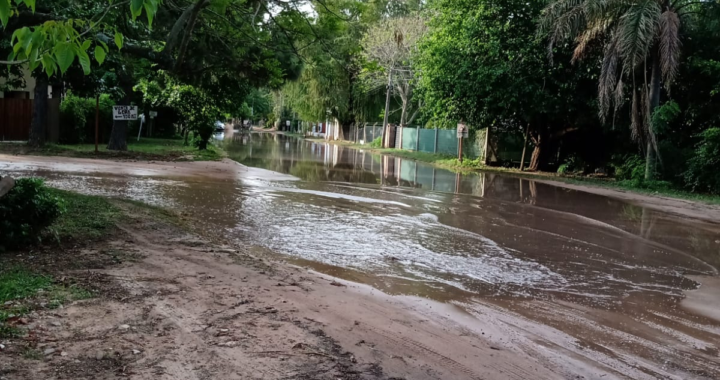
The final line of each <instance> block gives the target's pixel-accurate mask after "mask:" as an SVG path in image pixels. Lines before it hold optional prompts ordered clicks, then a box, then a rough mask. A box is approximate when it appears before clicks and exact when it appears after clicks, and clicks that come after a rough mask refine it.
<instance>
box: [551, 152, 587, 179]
mask: <svg viewBox="0 0 720 380" xmlns="http://www.w3.org/2000/svg"><path fill="white" fill-rule="evenodd" d="M586 170H587V164H586V163H585V161H584V160H583V159H582V158H580V157H578V156H575V155H573V156H570V157H568V158H567V159H566V160H565V162H564V163H562V164H561V165H560V166H559V167H558V170H557V173H558V174H560V175H565V174H584V173H585V171H586Z"/></svg>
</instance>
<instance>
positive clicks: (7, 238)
mask: <svg viewBox="0 0 720 380" xmlns="http://www.w3.org/2000/svg"><path fill="white" fill-rule="evenodd" d="M63 212H64V204H63V201H62V200H61V199H60V198H58V197H56V196H54V195H53V194H52V193H51V192H50V189H48V188H47V187H45V184H44V183H43V180H41V179H38V178H21V179H18V180H17V181H16V182H15V187H14V188H13V189H12V190H10V192H8V193H7V194H5V196H3V197H2V198H0V250H4V249H10V248H17V247H20V246H23V245H27V244H31V243H34V242H37V241H38V240H39V237H40V233H41V232H42V231H43V230H44V229H45V228H47V227H48V226H50V225H51V224H52V223H53V222H54V221H55V219H57V218H58V217H59V216H60V215H61V214H62V213H63Z"/></svg>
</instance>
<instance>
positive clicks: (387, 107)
mask: <svg viewBox="0 0 720 380" xmlns="http://www.w3.org/2000/svg"><path fill="white" fill-rule="evenodd" d="M391 88H392V68H391V69H390V72H389V73H388V84H387V94H386V95H385V117H384V119H383V132H382V136H383V138H382V147H383V148H384V147H385V131H386V130H387V125H388V116H389V114H390V89H391Z"/></svg>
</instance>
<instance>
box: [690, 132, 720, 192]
mask: <svg viewBox="0 0 720 380" xmlns="http://www.w3.org/2000/svg"><path fill="white" fill-rule="evenodd" d="M700 139H701V140H700V143H699V144H698V145H697V147H696V148H695V153H694V155H693V157H692V158H691V159H690V161H689V162H688V169H687V171H685V174H684V177H685V185H686V186H687V187H689V188H690V189H692V191H700V192H707V193H711V194H720V170H718V166H720V128H710V129H707V130H706V131H704V132H703V133H701V134H700Z"/></svg>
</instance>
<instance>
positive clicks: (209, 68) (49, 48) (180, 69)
mask: <svg viewBox="0 0 720 380" xmlns="http://www.w3.org/2000/svg"><path fill="white" fill-rule="evenodd" d="M9 1H10V0H0V18H2V19H3V24H4V25H5V24H7V23H8V22H9V18H10V17H11V16H12V17H13V18H14V19H16V20H20V19H22V14H23V12H24V13H29V14H31V15H34V16H33V17H30V18H29V19H28V20H27V22H25V21H24V23H25V24H27V25H24V26H21V27H19V28H18V29H16V30H15V32H14V33H13V35H12V44H13V45H14V50H15V52H14V54H13V55H12V56H11V57H10V58H9V60H7V61H0V63H6V64H28V65H29V66H30V68H31V70H34V69H36V68H40V67H41V68H42V69H43V70H44V71H45V72H46V74H47V75H48V76H53V75H55V74H58V73H65V72H66V71H67V69H68V68H69V67H70V66H71V65H72V64H73V63H74V62H75V61H76V60H77V62H78V63H79V64H80V65H81V66H82V68H83V69H84V70H85V72H86V73H87V72H89V71H90V70H91V62H90V59H89V58H90V54H93V55H94V57H95V59H96V61H97V62H98V63H102V62H103V61H104V59H105V58H106V56H107V54H108V53H110V49H109V47H110V46H115V47H116V48H117V50H119V52H118V51H117V50H113V53H114V54H121V55H122V56H123V57H126V58H127V59H133V60H144V61H147V62H149V63H151V64H152V65H154V68H155V69H156V70H157V69H164V70H167V71H168V72H171V73H172V74H173V75H174V76H176V77H177V78H179V79H180V80H182V81H183V82H185V83H188V84H192V85H193V86H195V87H197V88H202V89H203V92H204V93H205V94H206V95H208V96H210V99H212V100H214V101H219V102H224V103H233V102H234V103H237V100H240V102H241V101H242V99H243V97H244V96H245V95H246V94H247V92H248V91H249V87H250V86H264V85H269V86H278V85H280V84H281V83H282V80H283V78H293V77H296V76H297V73H298V72H299V68H300V65H299V60H298V59H297V51H295V50H294V47H293V38H294V36H295V35H297V33H299V32H303V31H304V30H305V29H304V28H305V24H302V23H301V22H300V21H302V20H301V19H300V18H299V16H298V15H299V12H298V11H297V10H296V9H294V7H295V6H296V4H295V3H286V2H282V1H277V2H270V3H268V2H264V1H246V0H192V1H190V0H178V1H175V2H173V3H172V4H171V5H169V6H167V7H163V8H160V5H161V2H160V0H132V1H127V2H115V1H111V0H107V1H100V2H98V1H92V0H80V1H69V0H61V1H60V2H62V3H63V4H65V3H66V2H67V3H68V4H67V7H65V8H63V11H62V12H58V13H55V14H45V13H43V14H42V17H39V16H41V15H40V14H38V13H35V8H34V7H35V1H34V0H22V2H23V3H24V5H22V7H24V8H23V9H22V11H18V10H14V9H12V8H9V7H5V5H4V4H5V2H8V5H9V4H10V3H9ZM16 3H18V4H20V1H16ZM52 5H55V4H54V3H53V4H52ZM128 5H129V10H130V12H127V8H126V6H128ZM13 21H14V20H13ZM93 46H94V49H93ZM122 74H123V75H121V73H118V81H119V82H120V87H121V88H122V89H123V90H124V92H125V99H124V102H125V104H128V103H129V102H130V101H131V100H132V99H131V96H132V87H133V86H134V85H135V84H136V81H135V77H134V75H133V74H134V73H132V72H126V73H122ZM125 127H126V126H125V125H124V123H121V122H119V123H115V125H114V126H113V129H114V131H113V132H112V135H111V140H110V143H109V144H108V148H109V149H119V150H122V149H124V148H125V147H126V143H125V139H126V136H125Z"/></svg>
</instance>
